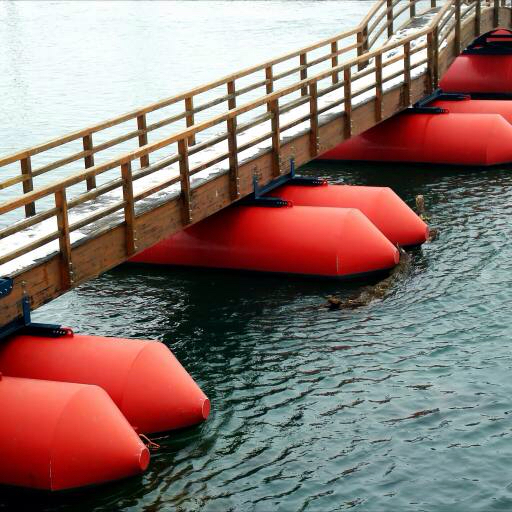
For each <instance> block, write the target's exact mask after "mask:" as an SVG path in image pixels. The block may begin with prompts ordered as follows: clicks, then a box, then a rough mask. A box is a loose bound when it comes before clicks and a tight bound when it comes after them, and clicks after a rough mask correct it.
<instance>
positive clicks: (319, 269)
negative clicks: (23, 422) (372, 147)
mask: <svg viewBox="0 0 512 512" xmlns="http://www.w3.org/2000/svg"><path fill="white" fill-rule="evenodd" d="M398 260H399V253H398V250H397V249H396V247H395V246H393V244H391V242H389V240H388V239H387V238H386V237H385V236H384V235H383V234H382V233H381V232H380V231H379V230H378V229H377V228H376V227H375V226H374V225H373V224H372V223H371V222H370V221H369V220H368V219H367V218H366V217H365V216H364V215H363V214H362V213H361V212H360V211H359V210H355V209H348V208H322V207H318V208H310V207H302V206H294V207H289V208H286V207H284V208H267V207H258V206H234V207H231V208H226V209H225V210H222V211H221V212H219V213H216V214H215V215H212V216H211V217H208V218H207V219H205V220H203V221H201V222H199V223H197V224H195V225H193V226H191V227H189V228H187V229H185V230H184V231H181V232H179V233H176V234H175V235H173V236H172V237H170V238H169V239H167V240H165V241H163V242H161V243H159V244H157V245H155V246H153V247H151V248H150V249H147V250H145V251H143V252H142V253H140V254H138V255H137V256H135V257H134V258H132V260H131V261H133V262H139V263H156V264H164V265H186V266H198V267H211V268H224V269H239V270H253V271H262V272H279V273H286V274H305V275H315V276H325V277H352V276H356V275H361V274H367V273H371V272H375V271H382V270H387V269H390V268H392V267H394V266H395V265H396V264H397V263H398ZM0 368H1V366H0Z"/></svg>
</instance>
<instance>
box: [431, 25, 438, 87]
mask: <svg viewBox="0 0 512 512" xmlns="http://www.w3.org/2000/svg"><path fill="white" fill-rule="evenodd" d="M432 42H433V53H434V63H433V65H434V67H433V78H434V79H433V84H432V86H433V87H434V89H437V86H438V84H439V32H438V30H437V27H435V28H434V30H433V31H432Z"/></svg>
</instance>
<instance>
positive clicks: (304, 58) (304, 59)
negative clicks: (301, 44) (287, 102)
mask: <svg viewBox="0 0 512 512" xmlns="http://www.w3.org/2000/svg"><path fill="white" fill-rule="evenodd" d="M300 66H301V69H300V79H301V81H302V80H306V78H307V77H308V67H307V66H308V54H307V53H301V54H300ZM307 94H308V88H307V87H303V88H302V89H301V90H300V95H301V96H307Z"/></svg>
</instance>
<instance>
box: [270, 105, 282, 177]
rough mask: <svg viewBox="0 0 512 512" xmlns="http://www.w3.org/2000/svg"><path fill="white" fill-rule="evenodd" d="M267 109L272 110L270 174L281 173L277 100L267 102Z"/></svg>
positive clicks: (276, 175) (276, 174)
mask: <svg viewBox="0 0 512 512" xmlns="http://www.w3.org/2000/svg"><path fill="white" fill-rule="evenodd" d="M268 109H269V111H270V112H272V119H271V126H272V176H273V177H278V176H280V175H281V133H280V128H279V101H278V100H272V101H270V102H269V104H268Z"/></svg>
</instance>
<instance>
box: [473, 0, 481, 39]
mask: <svg viewBox="0 0 512 512" xmlns="http://www.w3.org/2000/svg"><path fill="white" fill-rule="evenodd" d="M481 20H482V0H476V6H475V36H479V35H480V30H481V23H482V22H481Z"/></svg>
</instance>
